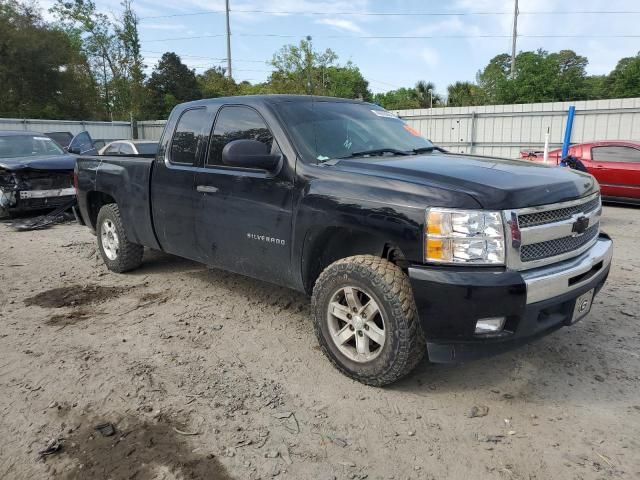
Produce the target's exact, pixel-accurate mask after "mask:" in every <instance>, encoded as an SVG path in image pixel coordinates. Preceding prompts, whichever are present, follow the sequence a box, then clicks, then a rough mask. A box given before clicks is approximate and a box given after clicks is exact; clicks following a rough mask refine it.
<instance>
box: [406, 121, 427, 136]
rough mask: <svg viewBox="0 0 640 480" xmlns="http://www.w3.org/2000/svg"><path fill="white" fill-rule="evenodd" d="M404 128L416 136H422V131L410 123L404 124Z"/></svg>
mask: <svg viewBox="0 0 640 480" xmlns="http://www.w3.org/2000/svg"><path fill="white" fill-rule="evenodd" d="M403 126H404V129H405V130H406V131H407V132H409V133H410V134H411V135H413V136H414V137H422V135H420V132H419V131H417V130H416V129H415V128H413V127H410V126H409V125H407V124H406V123H405V124H404V125H403Z"/></svg>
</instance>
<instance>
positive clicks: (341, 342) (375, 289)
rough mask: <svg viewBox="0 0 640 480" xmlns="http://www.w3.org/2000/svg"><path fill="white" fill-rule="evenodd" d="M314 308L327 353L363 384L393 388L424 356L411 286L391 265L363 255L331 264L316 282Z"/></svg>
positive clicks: (339, 366) (315, 321)
mask: <svg viewBox="0 0 640 480" xmlns="http://www.w3.org/2000/svg"><path fill="white" fill-rule="evenodd" d="M312 308H313V315H314V323H315V331H316V335H317V337H318V341H319V343H320V346H321V348H322V350H323V351H324V353H325V354H326V355H327V357H329V359H330V360H331V361H332V362H333V363H334V365H335V366H336V367H337V368H338V369H339V370H340V371H341V372H343V373H344V374H345V375H347V376H349V377H351V378H353V379H355V380H358V381H359V382H362V383H366V384H368V385H375V386H382V385H386V384H389V383H392V382H394V381H396V380H398V379H399V378H401V377H403V376H405V375H406V374H408V373H409V372H410V371H411V370H412V369H413V368H414V367H415V366H416V364H417V363H418V362H419V361H420V360H421V359H422V357H423V356H424V349H425V342H424V335H423V333H422V329H421V327H420V324H419V321H418V316H417V313H416V308H415V303H414V300H413V292H412V290H411V284H410V283H409V279H408V278H407V276H406V275H405V273H404V272H403V271H402V270H401V269H400V268H399V267H398V266H396V265H394V264H393V263H391V262H389V261H387V260H384V259H382V258H379V257H375V256H372V255H358V256H355V257H348V258H345V259H342V260H338V261H337V262H335V263H333V264H331V265H329V266H328V267H327V268H326V269H325V270H324V271H323V272H322V274H321V275H320V277H319V278H318V280H317V281H316V284H315V287H314V290H313V297H312Z"/></svg>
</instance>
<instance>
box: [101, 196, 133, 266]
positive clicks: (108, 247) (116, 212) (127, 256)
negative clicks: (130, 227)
mask: <svg viewBox="0 0 640 480" xmlns="http://www.w3.org/2000/svg"><path fill="white" fill-rule="evenodd" d="M96 234H97V237H98V249H99V250H100V255H101V256H102V260H103V261H104V263H105V265H106V266H107V268H108V269H109V270H111V271H112V272H117V273H122V272H127V271H129V270H133V269H136V268H138V267H139V266H140V264H141V263H142V255H143V254H144V247H143V246H142V245H138V244H136V243H132V242H130V241H129V240H128V239H127V235H126V233H125V231H124V226H123V225H122V219H121V218H120V209H119V208H118V205H117V204H115V203H110V204H108V205H104V206H103V207H102V208H101V209H100V212H98V220H97V222H96Z"/></svg>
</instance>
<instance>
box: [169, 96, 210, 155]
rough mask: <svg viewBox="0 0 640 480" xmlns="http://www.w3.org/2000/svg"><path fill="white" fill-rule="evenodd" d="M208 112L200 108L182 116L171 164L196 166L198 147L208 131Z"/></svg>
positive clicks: (174, 136)
mask: <svg viewBox="0 0 640 480" xmlns="http://www.w3.org/2000/svg"><path fill="white" fill-rule="evenodd" d="M207 127H208V125H207V110H206V109H205V108H198V109H193V110H187V111H186V112H184V113H183V114H182V116H181V117H180V120H178V125H177V126H176V130H175V133H174V134H173V139H172V140H171V150H170V155H169V160H170V161H171V163H180V164H184V165H195V164H196V155H197V153H198V146H199V145H200V142H201V141H202V139H203V138H204V137H205V136H206V131H207V130H208V128H207Z"/></svg>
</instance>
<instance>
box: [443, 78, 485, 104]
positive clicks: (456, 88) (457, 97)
mask: <svg viewBox="0 0 640 480" xmlns="http://www.w3.org/2000/svg"><path fill="white" fill-rule="evenodd" d="M447 96H448V101H447V105H448V106H450V107H465V106H470V105H484V104H485V103H486V101H487V98H486V96H485V94H484V91H483V90H482V89H481V88H480V87H479V86H478V85H476V84H474V83H471V82H456V83H453V84H451V85H449V86H448V87H447Z"/></svg>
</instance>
